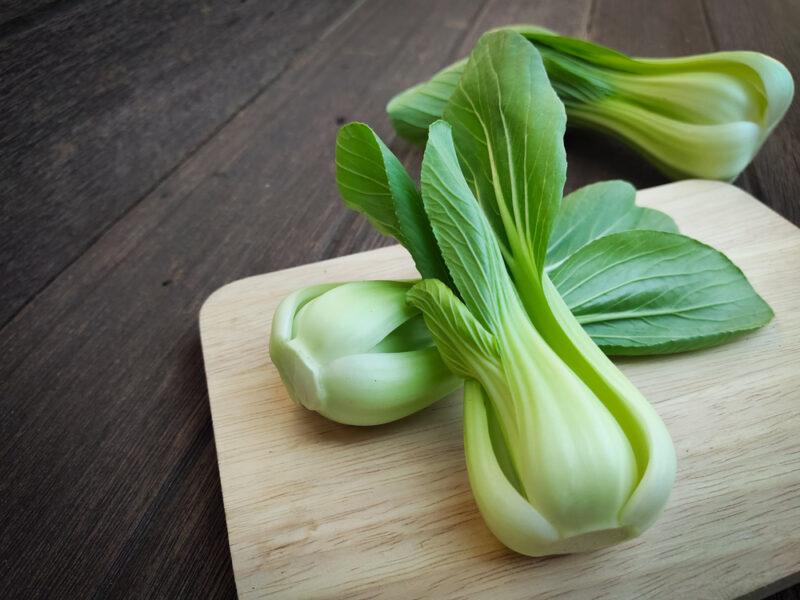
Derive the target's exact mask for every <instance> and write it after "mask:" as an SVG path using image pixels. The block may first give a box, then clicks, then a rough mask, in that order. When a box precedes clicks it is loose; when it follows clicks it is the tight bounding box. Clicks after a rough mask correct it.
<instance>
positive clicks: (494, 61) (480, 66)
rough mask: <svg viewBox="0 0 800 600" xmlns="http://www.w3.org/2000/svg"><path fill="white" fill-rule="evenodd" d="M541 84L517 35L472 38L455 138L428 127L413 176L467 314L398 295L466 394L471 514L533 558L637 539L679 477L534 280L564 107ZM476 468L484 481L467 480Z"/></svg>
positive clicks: (538, 276) (666, 444) (455, 99)
mask: <svg viewBox="0 0 800 600" xmlns="http://www.w3.org/2000/svg"><path fill="white" fill-rule="evenodd" d="M515 73H516V74H517V77H514V76H513V75H514V74H515ZM519 73H524V74H526V75H525V76H523V77H519ZM542 80H543V81H544V82H546V81H547V80H546V76H545V75H544V70H543V67H542V65H541V58H540V56H539V54H538V52H537V51H536V50H535V49H534V48H533V46H531V45H530V44H528V43H526V42H525V40H524V39H523V38H521V37H520V36H519V35H517V34H514V33H512V32H498V33H494V34H487V35H485V36H484V37H482V38H481V40H480V42H479V43H478V45H477V46H476V48H475V50H474V51H473V53H472V55H471V56H470V60H469V63H468V65H467V67H466V69H465V71H464V75H463V76H462V78H461V80H460V82H459V85H458V89H457V90H456V91H455V92H454V94H453V96H452V103H451V104H450V105H449V106H448V107H447V109H446V110H445V115H446V116H447V118H448V119H449V121H450V123H452V133H451V126H450V125H448V124H447V123H444V122H436V123H434V124H433V125H432V126H431V128H430V130H429V135H428V144H427V147H426V150H425V157H424V160H423V165H422V197H423V203H424V206H425V211H426V213H427V215H428V218H429V219H430V222H431V226H432V229H433V232H434V235H435V237H436V240H437V242H438V245H439V248H440V250H441V252H442V256H443V257H444V260H445V263H446V265H447V267H448V270H449V271H450V273H451V275H452V278H453V282H454V284H455V286H456V289H457V290H458V292H459V293H460V295H461V298H462V299H463V303H462V301H461V300H460V299H459V298H457V297H456V295H455V294H454V293H453V291H452V290H450V289H449V288H448V287H447V286H445V285H444V284H443V283H441V282H439V281H437V280H430V279H428V280H423V281H422V282H420V283H418V284H417V285H415V286H414V287H413V288H412V290H411V291H410V292H409V294H408V298H409V301H410V302H411V303H412V304H413V305H414V306H416V307H417V308H419V309H420V310H421V311H422V313H423V315H424V317H425V322H426V324H427V325H428V328H429V329H430V331H431V333H432V335H433V338H434V340H435V341H436V344H437V347H438V348H439V351H440V352H441V354H442V358H443V359H444V361H445V363H446V364H447V365H448V366H449V367H450V368H451V369H452V370H453V371H454V372H455V373H456V374H457V375H461V376H463V377H465V378H466V379H467V381H468V384H467V394H468V396H469V402H468V403H465V408H466V406H467V405H468V406H469V407H470V409H469V410H466V409H465V432H468V433H466V435H465V440H466V444H465V449H466V453H467V461H468V464H469V465H470V482H471V484H472V487H473V489H474V490H475V496H476V500H477V501H478V504H479V508H480V509H481V512H482V514H483V515H484V518H485V519H486V522H487V524H488V525H489V527H490V529H492V531H493V532H494V533H495V535H497V536H498V538H499V539H501V541H503V542H504V543H505V544H506V545H508V546H509V547H511V548H513V549H515V550H517V551H519V552H522V553H525V554H531V555H542V554H553V553H561V552H574V551H580V550H589V549H592V548H596V547H600V546H604V545H607V544H610V543H615V542H617V541H619V540H621V539H625V538H627V537H631V536H633V535H637V534H638V533H639V532H640V531H642V530H643V529H645V528H646V527H647V526H649V524H650V523H652V521H653V520H654V519H655V518H656V517H657V515H658V513H659V512H660V511H661V509H662V507H663V505H664V503H665V502H666V499H667V496H668V495H669V490H670V488H671V485H672V481H673V478H674V469H675V463H674V460H675V457H674V451H673V449H672V444H671V441H670V439H669V434H668V433H667V432H666V429H665V428H664V425H663V423H662V422H661V421H660V419H659V418H658V416H657V415H656V414H655V412H654V411H653V410H652V408H651V407H650V405H649V404H648V403H647V401H646V400H645V399H644V398H643V397H642V396H641V394H639V392H638V391H637V390H636V388H634V387H633V385H631V384H630V382H629V381H628V380H627V379H626V378H625V377H624V376H623V375H622V373H621V372H620V371H618V370H617V369H616V367H614V365H613V364H612V363H611V362H610V361H609V360H608V359H607V358H606V357H605V356H604V355H603V354H602V352H600V350H599V349H598V348H597V346H595V345H594V344H593V343H592V341H591V339H590V338H589V337H588V335H586V333H585V332H584V331H583V330H582V329H581V327H580V325H579V324H578V323H577V322H576V321H575V319H574V317H573V316H572V314H571V313H570V312H569V310H568V309H567V308H566V305H564V303H563V301H562V300H561V299H560V297H559V296H558V294H557V292H555V291H554V289H552V286H551V284H550V282H549V280H548V279H547V276H546V275H545V273H544V259H545V254H546V250H547V245H548V238H549V235H550V230H551V228H552V224H553V221H554V220H555V215H556V214H557V212H558V206H559V203H560V200H561V188H562V186H563V182H564V177H565V171H566V160H565V157H564V150H563V141H562V136H563V131H564V123H565V116H564V113H563V109H561V110H560V106H561V103H560V102H559V100H558V98H557V97H556V95H555V94H553V93H552V91H551V92H550V93H549V94H547V93H544V92H543V91H542V89H541V88H542V83H541V82H542ZM490 83H491V84H492V85H489V84H490ZM532 106H535V114H536V118H535V119H531V117H530V115H531V113H532V112H533V111H532ZM454 139H455V142H454ZM456 149H458V154H456ZM462 165H463V168H464V172H463V173H462V170H461V169H462ZM473 381H474V382H475V383H477V384H479V385H477V386H476V385H474V384H473V383H472V382H473ZM476 389H477V390H479V391H480V390H482V391H483V393H481V394H479V395H478V396H479V397H478V399H477V400H476V393H475V390H476ZM492 411H493V412H492ZM490 413H491V414H494V415H495V416H496V420H497V422H498V426H496V427H490V426H489V422H490V421H489V417H488V415H489V414H490ZM499 448H503V450H502V451H500V452H498V449H499ZM486 453H490V454H491V456H487V454H486ZM480 465H483V466H484V467H486V468H488V469H490V470H491V468H492V465H494V466H495V467H496V468H494V471H493V473H494V476H492V477H483V476H481V475H478V476H476V475H475V473H482V472H483V470H482V469H481V468H479V467H480ZM503 465H505V472H503ZM498 470H499V472H502V473H503V475H504V478H505V480H506V481H507V485H506V486H505V489H503V488H502V487H501V488H500V489H498V487H497V484H498V482H497V476H498ZM508 472H512V473H513V476H509V475H508V474H507V473H508ZM515 482H516V484H517V485H515ZM501 490H502V491H501ZM498 496H503V497H502V498H498ZM487 499H488V500H487ZM495 500H496V501H495ZM520 532H525V535H520Z"/></svg>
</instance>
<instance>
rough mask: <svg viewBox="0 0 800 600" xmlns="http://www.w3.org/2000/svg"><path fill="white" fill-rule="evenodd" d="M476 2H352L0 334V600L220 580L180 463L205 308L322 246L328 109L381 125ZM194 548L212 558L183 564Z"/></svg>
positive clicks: (326, 234)
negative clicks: (403, 88) (392, 98)
mask: <svg viewBox="0 0 800 600" xmlns="http://www.w3.org/2000/svg"><path fill="white" fill-rule="evenodd" d="M479 9H480V4H479V3H478V2H475V1H470V0H467V1H464V2H450V3H436V4H435V5H434V6H430V5H429V4H428V3H427V2H422V1H420V2H418V3H417V4H415V5H406V4H403V5H400V4H399V3H394V2H390V1H388V0H387V1H385V2H370V3H364V4H363V5H361V6H360V7H359V8H358V10H356V11H355V12H354V13H352V14H351V15H350V16H349V18H347V19H345V20H344V21H343V22H341V23H340V25H339V26H338V27H337V29H336V30H335V31H332V32H331V33H330V34H329V35H328V36H327V37H325V38H324V39H321V40H320V41H319V42H318V43H317V44H316V45H315V46H314V47H313V48H312V49H311V50H310V51H308V52H307V53H305V54H303V55H302V56H299V57H298V58H297V59H296V60H295V61H293V63H292V65H291V66H289V68H288V69H287V71H286V72H285V73H284V74H283V75H282V76H281V77H279V78H278V79H277V80H276V81H275V83H274V84H273V85H272V86H271V87H270V89H269V91H268V92H267V93H264V94H261V95H259V96H258V97H257V98H256V99H255V100H254V101H253V102H251V103H250V104H249V105H248V106H247V107H246V108H245V109H244V110H243V111H241V112H240V113H239V115H238V116H237V117H236V118H235V119H233V120H231V121H230V122H229V123H228V124H227V125H226V126H225V127H224V128H223V129H222V130H221V131H220V132H219V133H218V134H217V135H215V136H214V138H213V140H211V141H210V142H209V143H208V144H206V145H204V146H203V147H202V148H201V149H200V150H199V151H198V152H196V153H195V154H194V155H193V156H192V157H191V158H190V159H189V160H187V161H186V162H185V163H184V164H183V165H182V166H181V168H180V169H178V170H177V171H176V172H175V173H173V174H172V175H171V176H170V177H168V178H167V179H166V180H165V181H164V182H163V183H162V184H161V185H160V186H159V187H158V188H157V189H156V190H154V191H153V192H152V193H151V194H149V195H148V197H147V198H146V199H145V200H144V201H143V202H141V203H140V204H138V205H137V206H136V207H134V209H132V210H131V211H130V212H129V213H128V214H127V215H126V217H125V218H124V219H122V220H121V221H119V222H118V223H117V224H115V225H114V226H113V227H112V228H111V229H110V230H109V231H108V232H106V233H105V234H104V235H103V236H102V237H101V238H100V239H99V240H98V241H97V243H96V244H94V245H93V246H92V248H91V249H90V250H89V251H88V252H87V253H86V254H84V255H83V256H82V257H81V258H80V259H79V260H77V261H76V262H75V263H73V264H72V265H71V266H70V267H69V268H68V269H67V270H66V271H65V272H64V273H63V274H62V275H61V276H59V277H58V278H57V279H56V280H55V281H54V282H53V283H52V284H51V285H50V286H48V287H47V288H46V289H45V290H44V291H43V292H42V293H41V294H40V295H38V296H37V297H36V298H35V299H34V300H33V301H32V302H31V303H30V304H28V305H27V306H26V307H25V308H24V309H23V310H22V312H20V313H19V314H18V315H17V316H16V317H15V319H13V320H12V322H11V323H9V324H8V325H7V326H6V327H5V328H4V329H3V335H2V339H0V351H2V353H3V356H4V360H3V361H2V364H0V413H2V414H3V418H2V419H1V420H0V538H2V539H3V544H2V545H0V597H15V596H16V597H19V596H22V597H32V596H36V595H37V594H45V593H47V591H49V590H59V591H60V592H61V591H63V594H64V595H65V596H69V597H85V596H89V595H90V594H92V593H93V592H94V591H95V590H101V592H102V591H105V590H108V591H109V593H111V592H113V591H114V590H117V589H119V588H116V587H115V584H114V583H113V581H114V580H115V579H116V578H117V577H118V576H119V577H120V578H121V581H124V582H126V584H129V585H130V586H131V589H142V590H145V589H147V588H149V586H150V585H155V584H158V585H159V586H163V589H166V590H175V591H176V594H175V595H183V596H186V597H205V596H206V595H207V594H208V592H209V590H212V591H213V590H215V589H223V588H222V587H220V586H224V584H225V581H227V584H228V585H230V584H231V582H232V580H231V579H230V578H229V573H228V574H227V575H226V574H224V573H223V570H224V565H220V564H219V563H217V562H214V561H217V560H218V559H219V556H220V552H221V550H220V549H221V548H222V547H223V546H224V539H223V540H221V539H220V534H221V530H220V527H221V526H220V523H222V506H221V503H219V502H216V503H214V502H213V498H214V497H216V498H218V491H217V489H218V488H217V487H216V485H215V484H214V485H212V484H211V483H208V484H207V485H205V486H203V485H199V484H197V482H196V478H200V479H201V480H203V481H207V482H208V481H211V479H209V478H212V477H216V474H215V471H214V470H213V466H212V465H211V464H209V463H208V462H205V463H202V464H204V465H205V469H206V471H205V475H201V474H200V472H199V471H200V470H201V468H202V464H200V463H197V466H196V467H194V466H191V465H192V464H195V463H194V462H193V461H197V460H199V459H192V456H199V454H198V453H200V452H201V450H202V448H203V445H208V444H209V442H210V438H211V432H210V427H209V423H210V417H209V412H208V406H207V402H206V391H205V384H204V381H203V370H202V362H201V358H200V348H199V342H198V339H197V331H196V316H197V311H198V309H199V307H200V304H201V302H202V300H203V298H205V297H206V296H207V295H208V294H209V293H210V292H211V291H212V290H213V289H214V288H216V287H218V286H220V285H222V284H224V283H225V282H227V281H231V280H232V279H236V278H239V277H241V276H244V275H247V274H248V273H256V272H259V271H262V270H265V269H274V268H279V267H280V266H285V265H287V264H291V263H294V262H297V261H307V260H315V259H318V258H320V257H321V256H324V255H325V253H327V252H329V251H330V248H331V247H332V245H333V244H334V241H335V239H336V237H337V235H339V234H340V231H342V229H340V228H342V227H343V226H344V225H345V224H346V223H347V221H345V218H344V216H345V211H344V210H343V209H342V208H341V206H340V205H339V202H338V200H337V199H336V192H335V186H334V183H333V179H332V166H333V160H332V153H333V140H334V136H335V132H336V128H337V127H338V124H337V121H339V120H341V118H347V119H350V118H362V119H365V120H369V121H371V122H377V123H382V130H383V131H382V133H386V131H387V130H388V123H387V122H386V120H385V117H383V107H384V104H385V101H386V100H387V99H388V97H389V95H390V94H391V93H392V92H393V91H394V90H396V89H398V87H399V86H398V83H397V81H396V79H397V78H398V77H400V76H403V77H412V78H418V77H419V76H421V75H422V74H421V73H415V71H414V69H417V68H419V64H420V63H421V61H422V58H424V57H430V59H431V60H434V59H435V60H439V61H441V64H444V63H446V62H447V61H448V60H449V59H451V58H452V54H453V51H454V49H455V47H456V45H457V44H458V43H459V42H460V40H461V38H462V36H463V35H464V33H465V31H466V29H467V28H468V26H469V23H470V22H471V19H472V18H473V17H474V15H475V14H476V13H477V12H478V10H479ZM285 26H286V27H288V26H290V25H289V24H286V25H285ZM195 496H196V497H200V496H203V498H204V499H203V500H197V499H196V498H195ZM206 496H209V498H208V499H207V500H206V499H205V497H206ZM190 498H195V499H193V500H189V499H190ZM214 511H216V512H214ZM195 526H196V527H195ZM220 544H222V545H220ZM165 549H168V552H167V555H166V556H165V555H164V550H165ZM162 561H163V565H161V564H158V563H160V562H162ZM190 561H194V562H193V563H191V564H194V565H198V566H201V565H206V564H209V563H213V567H210V568H209V570H208V572H207V574H204V575H199V576H198V577H196V578H194V579H187V577H186V572H185V571H183V570H182V568H183V566H185V565H188V564H190ZM226 577H227V579H226ZM150 589H151V590H152V588H150ZM225 589H227V590H228V591H227V592H225V593H230V592H231V591H232V588H230V587H228V588H225ZM220 593H223V592H220ZM167 595H169V594H167ZM102 596H103V594H102V593H100V595H99V596H98V597H102Z"/></svg>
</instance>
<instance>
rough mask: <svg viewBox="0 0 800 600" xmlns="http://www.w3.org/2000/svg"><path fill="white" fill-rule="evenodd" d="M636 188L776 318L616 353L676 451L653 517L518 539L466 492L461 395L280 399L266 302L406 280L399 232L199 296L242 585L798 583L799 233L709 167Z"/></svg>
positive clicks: (284, 594)
mask: <svg viewBox="0 0 800 600" xmlns="http://www.w3.org/2000/svg"><path fill="white" fill-rule="evenodd" d="M638 202H639V204H641V205H643V206H651V207H654V208H659V209H661V210H663V211H665V212H667V213H669V214H670V215H671V216H672V217H673V218H675V220H676V221H677V222H678V225H679V226H680V228H681V230H682V232H684V233H686V234H687V235H690V236H693V237H696V238H698V239H700V240H702V241H704V242H706V243H709V244H711V245H712V246H714V247H716V248H718V249H719V250H722V251H723V252H725V253H726V254H727V255H728V256H729V257H730V258H731V259H732V260H733V261H734V262H736V263H737V264H738V265H739V266H740V267H741V268H742V270H743V271H744V272H745V274H746V275H747V277H748V278H749V279H750V281H751V282H752V284H753V286H754V287H755V288H756V290H757V291H758V292H759V293H760V294H761V295H762V296H763V297H764V298H765V299H766V301H767V302H768V303H769V304H770V305H771V306H772V308H773V310H774V311H775V314H776V317H775V319H774V320H773V321H772V322H771V323H770V324H769V325H767V327H765V328H764V329H762V330H760V331H757V332H755V333H753V334H750V335H747V336H745V337H743V338H740V339H738V340H736V341H734V342H732V343H729V344H727V345H724V346H720V347H718V348H714V349H711V350H704V351H698V352H693V353H687V354H682V355H676V356H669V357H655V358H647V359H625V360H619V361H617V363H618V364H619V365H620V366H621V367H622V369H623V371H624V372H625V373H626V374H627V375H628V376H629V377H630V378H631V379H632V380H633V382H634V383H635V384H636V385H637V386H638V387H639V388H640V389H641V390H642V392H643V393H644V394H645V396H646V397H647V398H649V399H650V401H651V402H652V403H653V404H654V405H655V408H656V410H657V411H658V413H659V414H660V415H661V416H662V418H663V419H664V421H665V422H666V424H667V427H668V428H669V430H670V432H671V433H672V436H673V440H674V442H675V446H676V451H677V454H678V477H677V482H676V485H675V489H674V491H673V494H672V497H671V499H670V502H669V504H668V506H667V509H666V511H665V513H664V515H663V516H662V518H661V519H660V520H659V521H658V522H657V523H656V525H654V526H653V527H652V528H651V529H650V530H648V531H647V532H646V533H645V534H644V535H643V536H641V537H640V538H638V539H635V540H631V541H629V542H627V543H624V544H621V545H619V546H616V547H612V548H608V549H605V550H601V551H598V552H594V553H590V554H585V555H574V556H565V557H556V558H547V559H533V558H528V557H524V556H520V555H517V554H514V553H513V552H511V551H509V550H507V549H505V548H504V547H503V546H502V545H501V544H500V543H499V542H498V541H497V540H496V539H495V538H494V537H493V536H492V534H491V533H490V532H489V530H488V529H487V528H486V526H485V525H484V524H483V521H482V520H481V517H480V515H479V514H478V510H477V508H476V506H475V504H474V501H473V499H472V495H471V492H470V489H469V485H468V483H467V474H466V470H465V465H464V458H463V447H462V437H461V436H462V431H461V412H460V398H459V397H458V395H454V396H453V397H450V398H448V399H446V400H444V401H442V402H440V403H438V404H436V405H434V406H433V407H431V408H429V409H427V410H425V411H423V412H422V413H419V414H417V415H414V416H412V417H409V418H407V419H404V420H402V421H400V422H397V423H393V424H389V425H384V426H381V427H375V428H356V427H348V426H344V425H338V424H336V423H332V422H329V421H327V420H325V419H323V418H322V417H320V416H318V415H317V414H316V413H312V412H310V411H307V410H305V409H303V408H301V407H299V406H297V405H295V404H293V403H292V402H291V400H290V399H289V398H288V396H287V394H286V392H285V390H284V388H283V385H282V384H281V381H280V379H279V377H278V373H277V371H276V370H275V368H274V366H273V365H272V363H271V362H270V360H269V356H268V352H267V339H268V332H269V328H270V321H271V319H272V314H273V312H274V310H275V307H276V306H277V304H278V303H279V302H280V301H281V300H282V299H283V298H284V297H285V296H286V295H287V294H289V293H290V292H292V291H294V290H296V289H298V288H300V287H303V286H307V285H310V284H314V283H321V282H327V281H348V280H357V279H387V278H391V279H398V278H411V277H415V276H416V271H415V270H414V267H413V265H412V262H411V260H410V258H409V257H408V255H407V254H406V252H405V250H403V249H402V248H400V247H399V246H393V247H390V248H383V249H380V250H374V251H371V252H364V253H361V254H355V255H352V256H345V257H342V258H337V259H333V260H329V261H325V262H320V263H315V264H310V265H305V266H302V267H297V268H293V269H288V270H285V271H278V272H275V273H269V274H266V275H259V276H257V277H251V278H248V279H243V280H240V281H236V282H234V283H231V284H229V285H227V286H225V287H223V288H222V289H220V290H218V291H217V292H215V293H214V294H213V295H212V296H211V297H210V298H209V299H208V301H207V302H206V303H205V305H204V306H203V309H202V311H201V314H200V330H201V336H202V343H203V355H204V358H205V365H206V374H207V378H208V390H209V398H210V402H211V413H212V418H213V422H214V434H215V440H216V447H217V454H218V458H219V470H220V477H221V480H222V491H223V496H224V502H225V514H226V518H227V523H228V535H229V539H230V547H231V555H232V558H233V569H234V573H235V576H236V584H237V588H238V591H239V597H240V598H242V599H244V600H251V599H255V598H267V597H269V598H331V599H333V598H336V599H339V598H376V597H381V598H404V599H406V598H417V597H425V598H493V599H497V598H503V599H505V598H534V597H535V598H555V597H562V598H600V597H608V598H715V599H716V598H735V597H739V596H742V595H745V594H753V595H754V596H758V595H761V594H762V593H765V592H766V591H768V590H770V589H777V588H778V587H780V586H785V585H788V584H789V583H790V582H791V581H794V580H797V579H800V577H799V576H800V230H798V229H797V228H796V227H794V226H793V225H791V224H790V223H789V222H788V221H785V220H784V219H783V218H781V217H780V216H778V215H777V214H776V213H774V212H772V211H771V210H769V209H768V208H766V207H765V206H763V205H762V204H761V203H759V202H758V201H756V200H755V199H753V198H752V197H750V196H748V195H747V194H746V193H744V192H742V191H741V190H739V189H737V188H735V187H733V186H730V185H727V184H723V183H718V182H709V181H684V182H678V183H674V184H670V185H666V186H661V187H658V188H653V189H650V190H645V191H642V192H640V193H639V194H638ZM776 582H778V583H776Z"/></svg>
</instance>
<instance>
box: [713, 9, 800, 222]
mask: <svg viewBox="0 0 800 600" xmlns="http://www.w3.org/2000/svg"><path fill="white" fill-rule="evenodd" d="M705 6H706V8H707V13H706V16H707V20H708V24H709V28H710V30H711V33H712V36H713V38H714V41H715V45H716V47H717V49H718V50H756V51H758V52H764V53H765V54H768V55H769V56H772V57H774V58H776V59H778V60H779V61H781V62H782V63H783V64H784V65H786V68H787V69H789V72H790V73H792V75H793V76H794V78H795V80H797V77H798V74H800V44H798V42H797V40H798V36H799V35H800V34H798V27H800V2H791V1H785V0H766V1H764V2H747V1H746V0H744V1H743V0H733V1H731V2H728V1H727V0H725V1H719V0H711V1H710V2H706V3H705ZM795 85H797V83H795ZM798 157H800V107H798V103H797V101H795V102H793V104H792V106H790V107H789V112H788V113H787V114H786V117H785V118H784V120H783V122H782V123H781V124H780V125H779V126H778V127H777V128H776V129H775V131H773V133H772V135H771V136H770V138H769V139H768V140H767V142H766V143H765V144H764V146H763V148H762V149H761V152H760V153H759V155H758V156H757V157H756V159H755V160H754V161H753V163H752V165H751V166H750V168H749V169H748V174H750V175H751V177H752V179H753V184H752V189H753V191H754V193H757V194H758V195H759V197H760V198H761V200H762V201H763V202H765V203H766V204H767V205H768V206H771V207H772V208H774V209H775V210H777V211H778V212H780V213H781V214H782V215H784V216H785V217H786V218H788V219H789V220H790V221H792V222H794V223H800V203H799V202H798V200H797V199H798V198H800V177H798V172H800V162H798V161H799V160H800V159H798Z"/></svg>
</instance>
